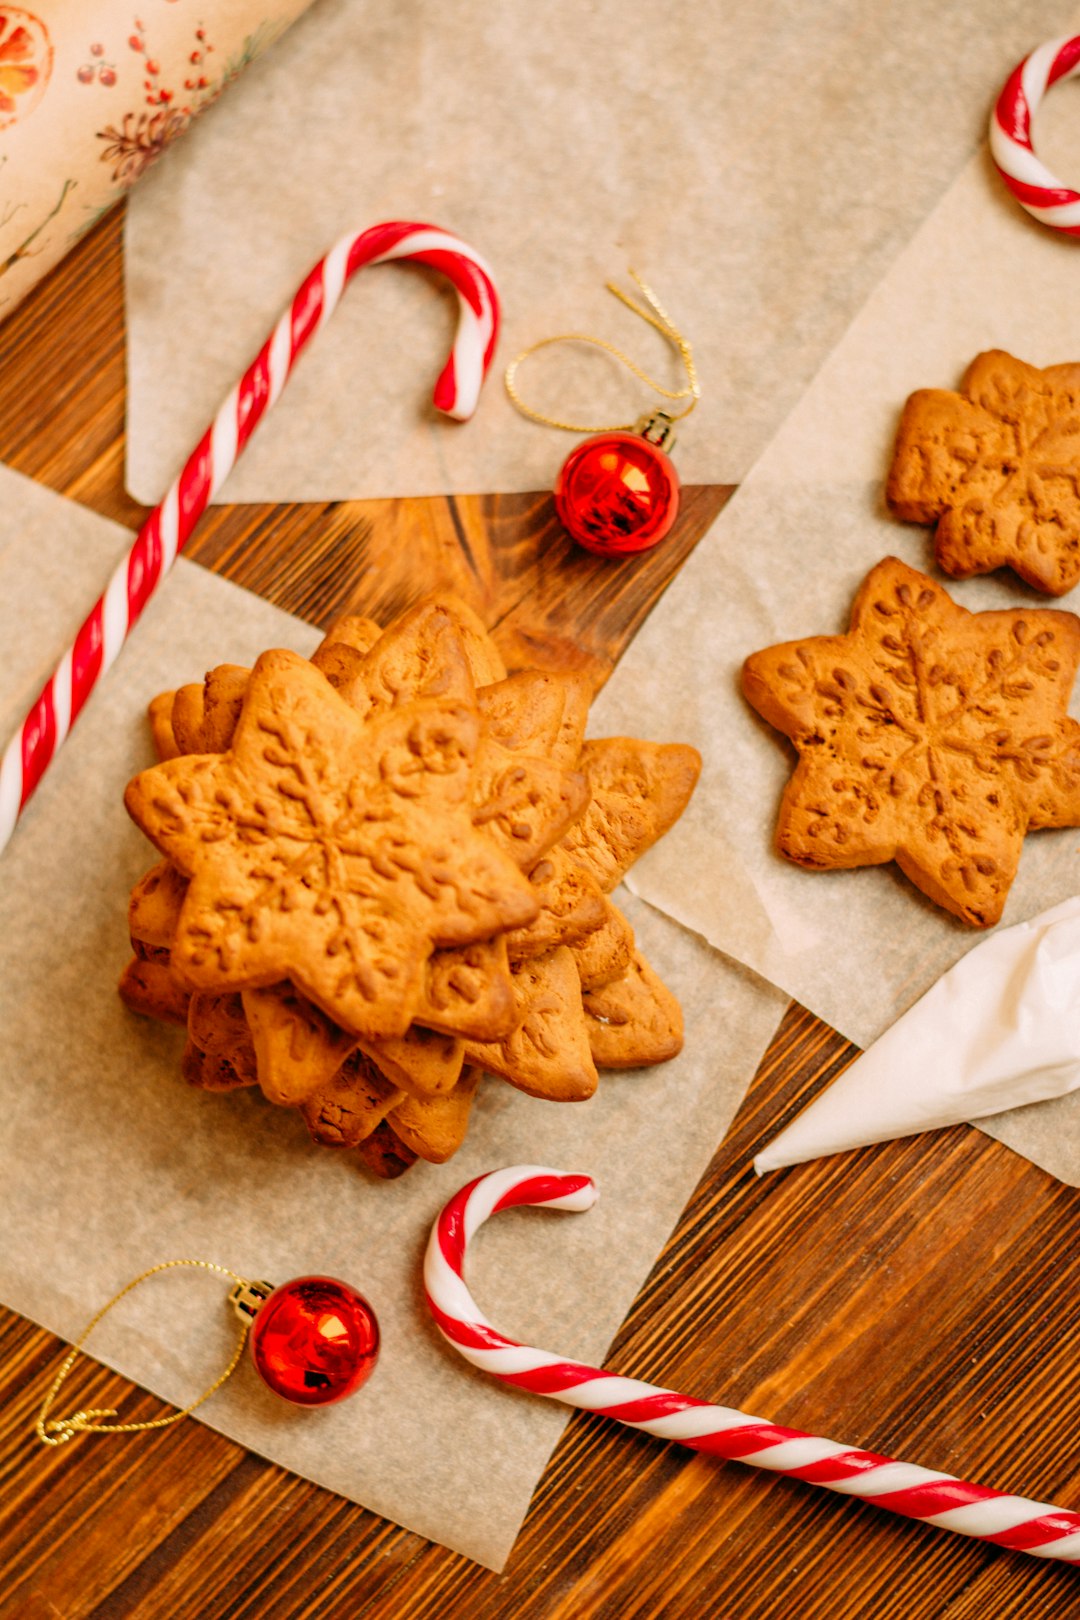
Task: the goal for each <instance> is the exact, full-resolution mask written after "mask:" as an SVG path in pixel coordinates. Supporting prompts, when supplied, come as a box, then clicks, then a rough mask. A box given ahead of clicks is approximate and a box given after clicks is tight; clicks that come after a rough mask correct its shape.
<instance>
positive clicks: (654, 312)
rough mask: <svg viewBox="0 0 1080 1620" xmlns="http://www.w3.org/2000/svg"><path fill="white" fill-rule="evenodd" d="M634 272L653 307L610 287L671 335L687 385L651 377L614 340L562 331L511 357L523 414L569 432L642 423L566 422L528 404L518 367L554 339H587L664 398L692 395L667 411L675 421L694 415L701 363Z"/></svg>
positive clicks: (508, 378)
mask: <svg viewBox="0 0 1080 1620" xmlns="http://www.w3.org/2000/svg"><path fill="white" fill-rule="evenodd" d="M630 274H631V276H633V278H634V280H635V281H636V282H637V284H638V286H639V287H640V288H641V291H642V293H643V295H644V297H645V299H646V301H647V302H648V304H649V305H650V308H649V309H646V308H645V307H644V306H643V305H642V304H639V303H638V301H637V299H636V298H631V296H630V294H629V293H625V292H623V291H622V289H621V288H620V287H616V285H615V283H614V282H613V281H609V282H607V283H606V286H607V290H608V292H610V293H614V295H615V297H616V298H617V299H618V300H619V302H620V303H623V304H625V305H626V307H627V309H630V310H632V311H633V312H634V314H635V315H639V316H640V317H641V319H642V320H643V321H647V322H648V324H649V325H650V326H652V327H654V328H655V329H656V331H657V332H659V333H660V335H661V336H662V337H664V338H666V339H667V341H668V342H669V343H670V344H671V346H672V348H673V349H674V350H675V352H676V353H677V354H678V356H679V359H680V360H681V361H682V363H683V369H684V370H685V372H686V387H685V388H678V389H672V388H665V387H664V385H663V383H658V382H657V381H656V378H655V377H650V375H649V373H648V372H647V371H645V370H644V369H643V367H641V366H639V365H638V364H637V362H636V361H635V360H631V358H630V356H629V355H628V354H624V353H623V351H622V350H621V349H617V348H616V347H615V345H614V343H608V341H607V340H606V339H605V338H598V337H590V336H589V335H588V334H587V333H585V332H561V333H559V334H558V335H557V336H555V337H548V338H540V339H539V340H538V341H537V342H536V343H530V344H529V346H528V348H527V349H522V351H521V353H520V354H519V355H517V356H516V357H515V358H514V359H513V360H511V362H510V364H509V365H508V366H507V368H506V374H505V377H504V381H505V384H506V392H507V393H508V394H509V396H510V399H511V401H512V403H513V404H514V405H515V406H516V408H517V409H518V410H519V411H520V412H521V414H522V416H528V417H530V418H531V420H532V421H534V422H540V423H542V424H543V426H544V427H553V428H562V429H563V430H564V431H565V432H567V433H632V432H634V431H635V429H636V428H637V427H638V421H634V422H613V423H604V424H599V425H594V426H591V427H590V426H587V425H586V424H585V423H582V422H564V421H561V420H560V419H559V418H558V417H556V416H546V415H545V414H544V412H543V411H538V410H534V408H533V407H532V406H531V405H527V404H526V403H525V401H524V400H523V399H522V397H521V394H520V393H519V392H518V386H517V375H518V371H519V369H520V367H521V366H522V364H523V363H524V362H525V361H526V360H527V359H528V358H529V356H530V355H533V354H536V353H537V351H538V350H539V349H547V348H550V347H551V345H552V344H554V343H587V344H589V345H590V346H591V347H592V348H594V349H603V350H604V351H605V353H606V354H611V355H614V357H615V359H616V360H618V361H619V362H620V363H621V364H622V365H624V366H625V367H626V368H627V370H628V371H631V372H633V374H634V376H635V377H638V378H640V379H641V381H642V382H643V383H645V384H646V385H647V386H648V387H649V388H651V389H653V391H654V392H655V393H657V394H660V395H661V396H662V397H663V398H664V399H671V400H680V399H688V400H689V401H690V403H689V405H687V406H685V408H684V409H683V410H681V411H676V412H669V413H667V414H668V415H669V416H670V419H671V421H673V422H678V421H680V420H681V419H682V418H683V417H684V416H689V415H690V412H691V411H692V410H693V409H694V406H695V405H696V404H697V402H698V400H699V399H700V398H701V385H700V383H699V381H698V374H697V366H696V365H695V363H694V351H693V349H692V348H691V346H690V343H689V341H688V340H687V339H686V338H685V337H683V335H682V333H681V332H680V331H679V329H678V327H677V326H676V325H675V322H674V321H673V320H672V319H671V316H670V315H669V314H668V313H667V310H666V309H665V308H664V306H663V305H662V304H661V302H660V300H659V299H658V298H657V296H656V294H655V293H654V292H653V291H652V288H651V287H649V286H647V285H646V283H645V282H644V281H643V280H642V279H641V277H640V276H639V275H638V273H637V271H636V270H631V271H630ZM639 420H640V419H639Z"/></svg>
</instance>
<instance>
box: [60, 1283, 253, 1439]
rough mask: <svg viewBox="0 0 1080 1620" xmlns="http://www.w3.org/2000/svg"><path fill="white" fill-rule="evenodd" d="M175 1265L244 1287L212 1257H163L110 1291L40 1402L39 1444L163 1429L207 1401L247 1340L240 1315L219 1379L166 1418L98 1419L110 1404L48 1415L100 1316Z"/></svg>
mask: <svg viewBox="0 0 1080 1620" xmlns="http://www.w3.org/2000/svg"><path fill="white" fill-rule="evenodd" d="M175 1266H195V1267H197V1268H198V1269H199V1270H201V1271H213V1272H216V1273H217V1274H218V1276H219V1277H231V1278H232V1280H233V1282H234V1283H238V1284H240V1286H241V1287H243V1286H245V1285H246V1281H247V1279H246V1278H244V1277H238V1276H237V1274H236V1272H235V1271H230V1270H229V1269H228V1267H227V1266H216V1265H215V1264H214V1263H213V1261H212V1260H163V1261H162V1262H161V1264H160V1265H157V1266H151V1267H150V1269H149V1271H143V1272H141V1273H140V1274H139V1276H138V1277H135V1278H134V1279H133V1280H132V1281H131V1282H129V1283H128V1285H127V1287H126V1288H121V1290H120V1292H119V1293H118V1294H114V1295H113V1297H112V1299H110V1300H109V1301H108V1302H107V1303H106V1304H104V1305H103V1306H102V1307H101V1309H100V1311H98V1313H97V1315H96V1316H93V1317H91V1319H90V1321H89V1322H88V1323H87V1324H86V1326H85V1328H83V1330H82V1332H81V1333H80V1334H79V1337H78V1338H77V1339H76V1341H75V1343H74V1344H73V1345H72V1347H71V1349H70V1350H69V1351H68V1353H67V1355H66V1356H65V1357H64V1360H63V1362H62V1363H61V1366H60V1371H59V1372H58V1373H57V1375H56V1377H55V1378H54V1379H53V1381H52V1385H51V1387H50V1389H49V1393H48V1394H47V1395H46V1397H45V1400H44V1401H43V1403H42V1407H41V1412H40V1413H39V1415H38V1420H37V1423H36V1424H35V1426H34V1430H35V1433H36V1434H37V1437H38V1439H39V1440H40V1441H41V1443H42V1445H46V1446H62V1445H64V1444H65V1442H66V1441H68V1440H73V1439H74V1438H75V1436H76V1435H77V1434H135V1433H136V1432H138V1431H140V1430H143V1429H164V1428H167V1427H168V1425H169V1424H170V1423H179V1421H180V1419H181V1418H184V1417H187V1416H188V1414H189V1412H194V1410H195V1408H196V1407H197V1406H201V1405H202V1404H203V1402H204V1401H208V1400H209V1399H210V1397H211V1395H213V1394H215V1393H216V1392H217V1390H219V1389H220V1388H221V1386H222V1384H223V1383H224V1382H225V1380H226V1379H227V1378H228V1377H229V1375H230V1373H232V1371H233V1370H234V1368H235V1367H236V1364H237V1362H238V1361H239V1360H240V1357H241V1356H242V1355H243V1352H244V1344H245V1342H246V1340H247V1333H248V1327H249V1325H250V1324H249V1323H248V1322H247V1321H245V1320H244V1319H243V1317H241V1328H240V1338H239V1340H238V1342H237V1345H236V1349H235V1350H234V1351H233V1355H232V1360H231V1361H230V1362H229V1365H228V1366H227V1367H226V1368H225V1371H224V1372H223V1373H222V1374H221V1376H220V1377H219V1378H215V1380H214V1382H213V1383H212V1384H211V1385H210V1388H209V1389H208V1390H206V1391H205V1392H204V1393H203V1394H202V1395H200V1396H199V1398H198V1400H197V1401H192V1402H191V1404H190V1406H185V1407H184V1409H183V1411H180V1412H173V1413H171V1414H170V1415H169V1416H168V1417H161V1418H154V1419H153V1420H152V1421H151V1422H149V1423H102V1422H100V1421H99V1420H100V1419H101V1418H114V1417H116V1416H117V1412H116V1409H115V1407H111V1406H102V1407H85V1408H83V1410H81V1411H79V1412H74V1413H73V1414H72V1415H71V1417H67V1418H51V1417H50V1416H49V1413H50V1412H51V1411H52V1409H53V1404H54V1402H55V1400H56V1397H57V1395H58V1394H59V1393H60V1386H61V1385H62V1384H63V1382H64V1380H65V1378H66V1377H67V1375H68V1373H69V1372H70V1371H71V1369H72V1366H73V1365H74V1362H75V1358H76V1356H78V1354H79V1352H80V1350H81V1349H82V1347H83V1345H84V1344H85V1343H86V1341H87V1339H88V1338H89V1337H90V1335H91V1333H92V1332H93V1331H94V1329H95V1328H96V1327H97V1325H98V1323H99V1322H100V1321H101V1319H102V1317H103V1316H105V1315H106V1314H107V1312H109V1311H111V1310H112V1308H113V1306H114V1305H118V1304H119V1303H120V1301H121V1300H122V1299H123V1298H124V1296H125V1295H126V1294H130V1293H131V1291H132V1289H133V1288H138V1286H139V1284H140V1283H141V1282H145V1281H146V1279H147V1278H148V1277H154V1276H156V1275H157V1273H158V1272H159V1271H171V1270H172V1269H173V1268H174V1267H175Z"/></svg>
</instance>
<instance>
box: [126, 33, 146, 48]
mask: <svg viewBox="0 0 1080 1620" xmlns="http://www.w3.org/2000/svg"><path fill="white" fill-rule="evenodd" d="M128 44H129V45H130V46H131V48H132V50H133V51H141V50H142V48H143V42H142V40H141V39H140V38H139V36H138V34H132V35H131V37H130V39H129V40H128Z"/></svg>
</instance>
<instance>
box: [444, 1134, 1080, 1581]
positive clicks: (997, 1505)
mask: <svg viewBox="0 0 1080 1620" xmlns="http://www.w3.org/2000/svg"><path fill="white" fill-rule="evenodd" d="M596 1197H597V1193H596V1188H595V1186H594V1184H593V1182H592V1181H591V1180H590V1178H589V1177H588V1176H575V1175H567V1174H565V1173H564V1172H563V1171H560V1170H547V1169H544V1168H542V1167H540V1166H538V1165H516V1166H514V1167H512V1168H511V1169H508V1170H495V1171H492V1172H491V1174H490V1175H486V1176H479V1177H478V1178H477V1180H476V1181H472V1182H470V1183H469V1185H468V1186H467V1187H463V1188H462V1189H461V1191H460V1192H459V1193H458V1194H457V1195H456V1196H455V1197H454V1198H452V1199H451V1200H450V1202H449V1203H448V1204H447V1206H446V1208H445V1209H444V1210H443V1212H442V1214H441V1215H440V1216H439V1218H438V1220H437V1221H436V1222H435V1225H434V1227H433V1228H432V1232H431V1238H430V1240H429V1242H428V1247H427V1255H426V1257H425V1260H424V1285H425V1288H426V1292H427V1302H428V1306H429V1307H430V1309H431V1313H432V1315H433V1316H434V1318H435V1321H436V1324H437V1325H438V1328H439V1331H440V1332H441V1333H442V1335H443V1337H444V1338H445V1339H446V1340H447V1342H448V1343H449V1344H451V1345H453V1347H454V1349H455V1350H457V1351H459V1352H460V1353H461V1355H463V1356H464V1357H465V1359H466V1361H471V1362H472V1364H473V1366H474V1367H479V1368H481V1369H482V1370H483V1371H484V1372H489V1373H491V1374H492V1375H493V1376H494V1377H495V1378H498V1379H500V1380H501V1382H502V1383H504V1384H514V1385H516V1387H517V1388H518V1389H525V1390H529V1391H530V1392H531V1393H532V1394H534V1395H547V1396H549V1397H550V1398H551V1399H552V1400H556V1401H563V1402H564V1403H565V1404H566V1405H568V1406H577V1407H581V1408H582V1409H583V1410H585V1411H587V1412H597V1413H599V1414H600V1415H601V1416H603V1417H609V1418H614V1419H616V1420H617V1421H618V1422H620V1423H624V1424H626V1426H627V1427H628V1428H631V1429H640V1430H644V1431H645V1432H646V1433H647V1434H655V1435H658V1436H660V1438H662V1439H664V1440H677V1441H678V1442H679V1443H680V1444H681V1445H684V1446H689V1447H690V1448H691V1449H692V1450H694V1451H703V1452H705V1453H706V1454H707V1455H709V1456H713V1457H723V1458H729V1459H736V1460H738V1461H739V1462H744V1463H750V1464H751V1465H752V1466H754V1467H756V1468H768V1469H771V1470H772V1472H773V1473H777V1474H787V1475H788V1476H789V1477H790V1478H792V1479H801V1480H804V1481H805V1482H806V1483H807V1484H811V1485H824V1486H825V1487H826V1489H827V1490H831V1491H839V1492H841V1493H842V1494H844V1495H847V1496H858V1497H861V1498H862V1500H863V1501H866V1502H873V1503H874V1504H875V1506H877V1507H884V1508H889V1509H891V1510H892V1512H894V1513H902V1514H904V1515H905V1516H906V1517H908V1518H911V1519H921V1520H923V1521H924V1522H925V1523H927V1524H932V1525H936V1526H937V1527H938V1528H939V1529H942V1530H955V1531H957V1532H959V1534H961V1535H965V1536H976V1537H978V1538H979V1539H980V1540H983V1541H989V1542H992V1543H993V1544H994V1545H995V1546H998V1547H1010V1548H1012V1549H1013V1550H1014V1551H1017V1552H1027V1553H1033V1554H1034V1555H1035V1556H1036V1557H1038V1558H1056V1559H1061V1560H1062V1561H1063V1562H1066V1563H1080V1514H1077V1513H1070V1512H1067V1511H1066V1510H1064V1509H1063V1508H1057V1507H1053V1506H1051V1505H1050V1504H1049V1503H1047V1502H1029V1501H1028V1500H1027V1499H1026V1498H1025V1497H1022V1496H1010V1495H1008V1494H1006V1493H1005V1492H1003V1491H993V1490H989V1489H987V1487H986V1486H985V1485H970V1484H967V1483H966V1482H965V1481H964V1480H960V1479H954V1478H953V1477H952V1475H951V1474H941V1473H937V1472H935V1471H934V1470H932V1469H929V1468H919V1467H917V1466H916V1465H915V1464H914V1463H903V1462H896V1461H895V1460H894V1459H893V1458H892V1457H885V1456H881V1455H880V1454H879V1453H877V1452H873V1451H860V1450H858V1449H855V1448H852V1447H850V1446H845V1445H842V1444H840V1443H839V1442H838V1441H835V1440H823V1439H819V1438H817V1437H816V1436H815V1435H810V1434H803V1433H802V1432H801V1431H800V1430H798V1429H786V1428H782V1427H781V1426H780V1425H779V1424H776V1423H769V1422H767V1421H766V1420H764V1419H762V1418H754V1417H747V1415H746V1414H745V1413H744V1412H736V1411H734V1410H733V1409H732V1408H731V1407H728V1406H713V1405H711V1404H710V1403H709V1402H708V1401H699V1400H696V1399H694V1398H693V1397H692V1396H690V1395H679V1394H676V1392H675V1391H674V1390H670V1389H660V1388H657V1386H656V1385H654V1384H645V1383H642V1382H641V1381H640V1380H639V1379H636V1378H620V1377H618V1376H617V1375H616V1374H614V1373H606V1372H604V1371H602V1369H601V1368H599V1367H589V1366H587V1365H585V1363H583V1362H580V1361H565V1360H564V1359H563V1358H562V1357H561V1356H555V1355H552V1354H551V1353H550V1352H549V1351H547V1350H536V1349H533V1348H532V1347H531V1346H530V1345H524V1344H518V1342H517V1341H516V1340H515V1339H508V1338H507V1337H506V1335H505V1334H502V1333H500V1332H499V1331H498V1329H497V1328H495V1327H493V1326H492V1324H491V1323H490V1322H489V1321H488V1320H487V1318H486V1317H485V1316H484V1315H483V1313H482V1312H481V1311H480V1310H479V1308H478V1306H477V1305H476V1302H475V1301H474V1299H473V1298H472V1295H471V1294H470V1293H469V1290H468V1288H467V1287H466V1286H465V1281H464V1276H463V1269H464V1263H465V1253H466V1250H467V1249H468V1246H469V1243H470V1242H471V1241H472V1239H473V1237H474V1236H475V1234H476V1232H477V1231H478V1230H479V1228H480V1227H481V1226H482V1225H483V1223H484V1222H485V1221H486V1220H487V1218H488V1216H489V1215H494V1214H497V1213H498V1211H499V1210H500V1209H513V1208H515V1207H517V1206H519V1205H534V1204H542V1205H544V1206H545V1207H546V1208H549V1209H570V1210H585V1209H589V1208H591V1207H592V1205H593V1204H594V1203H595V1202H596Z"/></svg>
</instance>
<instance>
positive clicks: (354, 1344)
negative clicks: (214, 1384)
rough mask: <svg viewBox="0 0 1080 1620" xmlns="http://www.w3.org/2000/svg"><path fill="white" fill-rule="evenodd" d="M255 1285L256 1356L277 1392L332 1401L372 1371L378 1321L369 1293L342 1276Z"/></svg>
mask: <svg viewBox="0 0 1080 1620" xmlns="http://www.w3.org/2000/svg"><path fill="white" fill-rule="evenodd" d="M249 1286H250V1288H251V1291H252V1294H253V1295H255V1296H256V1298H255V1299H253V1300H252V1301H251V1303H252V1305H253V1306H254V1307H255V1310H254V1321H253V1322H252V1326H251V1357H252V1360H253V1361H254V1363H255V1367H256V1370H257V1371H258V1373H259V1376H260V1378H262V1380H263V1382H264V1383H266V1384H268V1385H269V1387H270V1388H271V1389H272V1390H273V1391H274V1393H275V1395H281V1396H282V1397H283V1398H284V1399H285V1400H287V1401H292V1402H293V1403H294V1404H295V1405H297V1406H328V1405H329V1404H330V1403H331V1402H333V1401H343V1400H344V1399H345V1397H346V1396H347V1395H352V1394H354V1393H355V1392H356V1390H358V1389H359V1388H360V1386H361V1384H363V1383H364V1382H365V1380H366V1379H367V1378H369V1377H370V1375H371V1373H372V1371H373V1370H374V1367H375V1363H376V1361H377V1360H378V1356H379V1323H378V1318H377V1317H376V1315H375V1312H374V1311H373V1310H372V1308H371V1306H370V1305H369V1304H368V1302H367V1300H366V1299H365V1298H364V1296H363V1294H360V1293H357V1291H356V1289H355V1288H352V1287H350V1285H349V1284H348V1283H344V1282H341V1281H339V1279H338V1278H336V1277H294V1278H293V1280H292V1281H291V1282H287V1283H282V1285H281V1287H280V1288H275V1289H273V1291H272V1292H271V1291H270V1287H269V1284H265V1283H253V1284H251V1285H249ZM264 1290H265V1292H264ZM234 1299H235V1296H234ZM236 1303H237V1308H238V1309H240V1310H243V1309H244V1308H245V1306H244V1304H243V1303H242V1302H240V1301H236Z"/></svg>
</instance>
